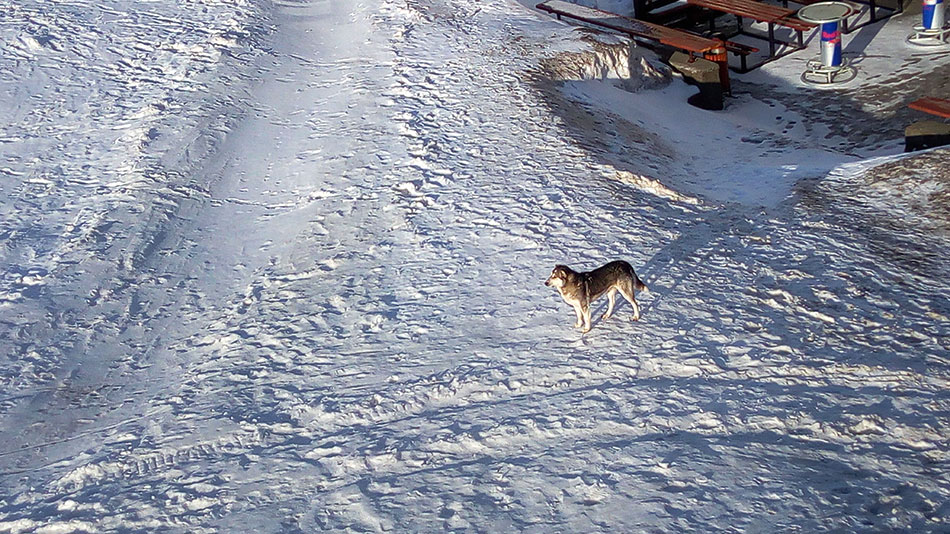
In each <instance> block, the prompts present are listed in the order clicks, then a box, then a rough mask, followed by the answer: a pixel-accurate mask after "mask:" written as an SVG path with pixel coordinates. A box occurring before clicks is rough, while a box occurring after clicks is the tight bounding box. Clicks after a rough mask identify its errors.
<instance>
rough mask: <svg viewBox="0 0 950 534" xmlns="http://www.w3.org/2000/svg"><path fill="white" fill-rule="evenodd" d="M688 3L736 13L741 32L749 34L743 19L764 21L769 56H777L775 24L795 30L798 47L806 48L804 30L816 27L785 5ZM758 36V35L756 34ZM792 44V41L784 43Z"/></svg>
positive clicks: (719, 0) (750, 0)
mask: <svg viewBox="0 0 950 534" xmlns="http://www.w3.org/2000/svg"><path fill="white" fill-rule="evenodd" d="M686 1H687V3H688V4H690V5H694V6H698V7H704V8H706V9H710V10H713V11H719V12H720V13H728V14H731V15H735V16H736V18H737V19H738V20H739V33H745V34H746V35H755V34H749V33H746V32H744V31H743V29H742V19H743V18H749V19H752V20H755V21H757V22H764V23H766V24H767V25H768V28H769V33H768V42H769V58H775V57H776V56H775V45H776V43H777V41H776V39H775V25H776V24H778V25H779V26H785V27H787V28H791V29H793V30H795V31H796V32H797V34H798V48H797V49H802V48H805V44H804V37H803V36H802V32H803V31H805V30H810V29H812V28H814V27H815V25H814V24H812V23H809V22H805V21H803V20H800V19H798V18H796V17H795V11H794V10H792V9H788V8H785V7H779V6H773V5H769V4H764V3H762V2H758V1H756V0H686ZM756 37H758V36H756ZM783 44H786V45H789V46H790V45H791V43H783Z"/></svg>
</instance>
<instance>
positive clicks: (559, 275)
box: [544, 265, 573, 289]
mask: <svg viewBox="0 0 950 534" xmlns="http://www.w3.org/2000/svg"><path fill="white" fill-rule="evenodd" d="M572 273H573V271H571V269H570V267H567V266H566V265H556V266H555V267H554V270H553V271H551V276H549V277H548V279H547V280H545V281H544V285H546V286H551V287H554V288H555V289H561V288H562V287H564V284H566V283H567V279H568V278H569V277H570V276H571V274H572Z"/></svg>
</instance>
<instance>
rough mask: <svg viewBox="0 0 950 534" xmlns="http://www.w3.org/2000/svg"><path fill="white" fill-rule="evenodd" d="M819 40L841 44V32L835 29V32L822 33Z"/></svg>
mask: <svg viewBox="0 0 950 534" xmlns="http://www.w3.org/2000/svg"><path fill="white" fill-rule="evenodd" d="M821 40H822V41H824V42H826V43H831V44H838V43H840V42H841V30H838V29H835V31H832V32H829V31H822V32H821Z"/></svg>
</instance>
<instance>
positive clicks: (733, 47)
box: [535, 0, 758, 94]
mask: <svg viewBox="0 0 950 534" xmlns="http://www.w3.org/2000/svg"><path fill="white" fill-rule="evenodd" d="M535 7H537V8H538V9H540V10H542V11H546V12H548V13H553V14H554V15H556V16H557V18H558V19H560V18H561V17H567V18H570V19H574V20H577V21H580V22H584V23H587V24H591V25H594V26H599V27H603V28H607V29H610V30H613V31H616V32H620V33H623V34H626V35H629V36H630V37H631V38H639V39H646V40H649V41H653V42H657V43H660V44H662V45H666V46H669V47H672V48H675V49H677V50H683V51H685V52H688V53H689V54H690V55H694V54H697V55H701V56H702V57H703V58H705V59H708V60H710V61H715V62H716V63H718V64H719V82H720V84H721V85H722V89H723V91H724V92H725V93H727V94H728V93H730V92H731V87H730V82H729V63H728V57H727V52H732V53H733V54H736V55H738V56H739V57H740V58H741V62H742V69H743V70H742V71H740V72H745V71H746V56H748V55H749V54H751V53H754V52H758V48H755V47H751V46H746V45H742V44H739V43H732V42H729V41H723V40H721V39H715V38H709V37H703V36H701V35H696V34H694V33H690V32H687V31H685V30H680V29H677V28H669V27H667V26H662V25H660V24H654V23H652V22H647V21H644V20H639V19H634V18H630V17H624V16H622V15H618V14H616V13H610V12H609V11H602V10H600V9H594V8H591V7H586V6H581V5H578V4H574V3H571V2H565V1H563V0H547V1H546V2H541V3H540V4H538V5H537V6H535Z"/></svg>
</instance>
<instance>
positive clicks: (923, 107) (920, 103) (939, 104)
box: [907, 96, 950, 119]
mask: <svg viewBox="0 0 950 534" xmlns="http://www.w3.org/2000/svg"><path fill="white" fill-rule="evenodd" d="M907 107H909V108H911V109H916V110H917V111H923V112H924V113H930V114H931V115H936V116H938V117H943V118H945V119H950V100H947V99H945V98H934V97H932V96H925V97H924V98H921V99H918V100H914V101H913V102H911V103H910V104H907Z"/></svg>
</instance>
